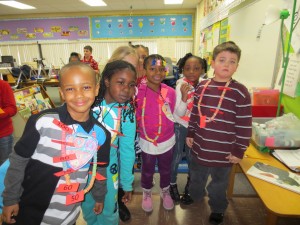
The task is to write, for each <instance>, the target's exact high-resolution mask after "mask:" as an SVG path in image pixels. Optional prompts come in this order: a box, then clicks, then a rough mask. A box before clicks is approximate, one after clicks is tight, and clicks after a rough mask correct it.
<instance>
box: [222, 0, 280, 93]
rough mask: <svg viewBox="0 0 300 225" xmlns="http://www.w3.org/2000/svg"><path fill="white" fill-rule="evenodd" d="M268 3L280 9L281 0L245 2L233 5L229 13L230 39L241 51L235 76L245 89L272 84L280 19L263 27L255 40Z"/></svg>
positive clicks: (270, 85)
mask: <svg viewBox="0 0 300 225" xmlns="http://www.w3.org/2000/svg"><path fill="white" fill-rule="evenodd" d="M249 2H250V4H249ZM271 4H272V5H274V6H278V7H279V8H280V9H281V8H282V7H283V1H281V0H259V1H245V2H244V3H242V4H240V5H239V6H237V7H236V8H233V9H232V10H231V11H230V13H229V16H228V21H229V24H230V39H231V40H232V41H234V42H236V44H238V45H239V47H240V48H241V50H242V57H241V61H240V63H239V68H238V70H237V72H236V74H235V75H234V78H235V79H237V80H238V81H240V82H242V83H243V84H245V85H246V86H247V87H248V88H252V87H272V81H273V76H274V72H275V71H274V68H275V61H276V55H277V51H278V43H279V30H280V21H279V20H278V21H277V22H275V23H273V24H270V25H267V26H264V27H263V29H262V32H261V37H260V39H257V34H258V32H259V30H260V28H261V27H262V24H263V23H264V20H265V14H266V11H267V9H268V6H269V5H271Z"/></svg>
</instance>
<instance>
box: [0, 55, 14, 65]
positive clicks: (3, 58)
mask: <svg viewBox="0 0 300 225" xmlns="http://www.w3.org/2000/svg"><path fill="white" fill-rule="evenodd" d="M1 62H2V63H9V64H10V66H11V67H13V66H14V57H13V56H11V55H3V56H1Z"/></svg>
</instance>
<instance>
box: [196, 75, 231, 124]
mask: <svg viewBox="0 0 300 225" xmlns="http://www.w3.org/2000/svg"><path fill="white" fill-rule="evenodd" d="M211 81H212V79H211V80H209V81H207V82H206V84H205V85H204V87H203V89H202V91H201V94H200V98H199V101H198V113H199V116H200V127H201V128H203V127H205V125H206V123H209V122H211V121H213V120H214V119H215V117H216V115H217V114H218V112H219V111H220V108H221V105H222V102H223V100H224V96H225V94H226V91H227V87H228V86H229V84H230V82H231V80H229V81H227V82H226V84H225V86H224V89H223V91H222V94H221V96H220V100H219V103H218V106H217V108H216V110H215V112H214V114H213V115H212V117H210V118H207V117H206V116H203V115H202V113H201V109H200V105H201V102H202V98H203V96H204V92H205V90H206V89H207V87H208V85H209V84H210V82H211Z"/></svg>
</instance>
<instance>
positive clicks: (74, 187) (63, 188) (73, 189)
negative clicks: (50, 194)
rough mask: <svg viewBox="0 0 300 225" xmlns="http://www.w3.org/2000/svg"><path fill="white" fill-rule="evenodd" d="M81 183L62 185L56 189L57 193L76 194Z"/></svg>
mask: <svg viewBox="0 0 300 225" xmlns="http://www.w3.org/2000/svg"><path fill="white" fill-rule="evenodd" d="M78 187H79V183H71V184H69V185H68V184H60V185H59V186H58V188H57V189H56V191H57V192H76V191H77V190H78Z"/></svg>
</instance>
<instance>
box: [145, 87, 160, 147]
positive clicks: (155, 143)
mask: <svg viewBox="0 0 300 225" xmlns="http://www.w3.org/2000/svg"><path fill="white" fill-rule="evenodd" d="M147 89H148V86H147V87H146V93H145V96H144V98H143V105H142V127H143V132H144V134H145V138H146V140H147V141H149V142H152V143H153V144H154V145H155V146H157V139H158V138H159V136H160V134H161V127H162V126H161V123H162V113H161V107H160V104H158V131H157V133H156V136H155V138H153V139H152V138H150V137H149V136H148V134H147V132H146V126H145V108H146V101H147V100H146V94H147ZM151 90H152V89H151ZM153 91H154V90H153ZM158 98H159V100H160V98H162V96H161V94H160V93H159V97H158Z"/></svg>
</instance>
